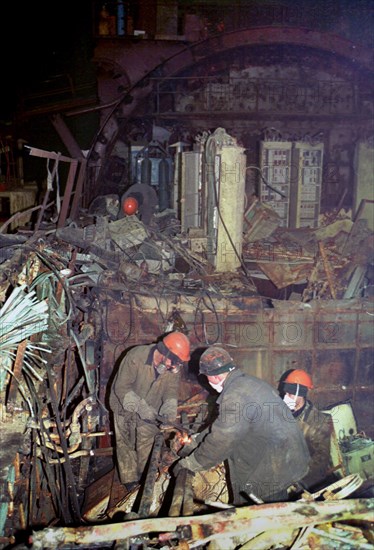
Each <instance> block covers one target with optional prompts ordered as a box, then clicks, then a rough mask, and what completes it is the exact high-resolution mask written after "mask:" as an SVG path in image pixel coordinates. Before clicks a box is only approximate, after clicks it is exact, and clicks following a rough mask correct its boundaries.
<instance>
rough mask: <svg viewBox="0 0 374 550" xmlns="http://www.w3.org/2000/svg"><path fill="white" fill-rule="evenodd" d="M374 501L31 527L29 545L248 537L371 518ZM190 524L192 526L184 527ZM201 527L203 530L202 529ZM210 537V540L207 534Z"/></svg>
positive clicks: (50, 545) (231, 510)
mask: <svg viewBox="0 0 374 550" xmlns="http://www.w3.org/2000/svg"><path fill="white" fill-rule="evenodd" d="M373 509H374V503H373V501H372V500H371V499H354V500H343V501H339V500H338V501H322V502H313V503H297V502H293V503H277V504H268V505H267V504H264V505H259V506H253V507H246V506H245V507H241V508H233V509H230V510H229V511H225V512H217V513H215V514H207V515H202V516H189V517H178V518H172V517H168V518H154V519H143V520H142V519H140V520H137V521H131V520H130V521H127V522H125V523H114V524H109V525H94V526H88V527H78V528H69V527H63V528H53V527H51V528H47V529H44V530H42V531H39V532H37V531H34V532H33V534H32V536H31V537H30V542H31V543H32V547H33V548H35V549H39V548H54V547H56V545H57V543H58V544H60V545H61V544H68V543H75V544H90V543H91V544H92V543H96V544H98V543H100V542H101V543H104V542H109V541H114V540H123V539H128V538H130V537H135V536H139V535H142V534H145V533H149V532H151V533H154V534H155V533H160V532H174V533H175V538H180V536H177V533H178V531H181V530H182V533H183V529H185V532H186V534H187V537H191V533H192V538H193V539H195V540H196V538H197V539H201V538H206V537H212V536H213V538H214V536H219V535H222V534H223V533H224V534H225V535H231V536H237V535H239V534H243V533H246V534H247V535H248V539H250V538H253V537H254V536H256V534H259V533H261V532H263V531H264V530H277V528H278V527H279V525H282V527H283V528H284V527H288V528H295V527H299V528H300V527H306V526H308V525H313V526H314V525H319V524H323V523H325V522H332V521H343V520H347V519H357V520H360V519H361V520H366V521H370V520H371V519H372V514H373ZM187 527H190V529H191V530H187V529H186V528H187ZM202 531H203V532H202ZM210 540H212V539H211V538H210Z"/></svg>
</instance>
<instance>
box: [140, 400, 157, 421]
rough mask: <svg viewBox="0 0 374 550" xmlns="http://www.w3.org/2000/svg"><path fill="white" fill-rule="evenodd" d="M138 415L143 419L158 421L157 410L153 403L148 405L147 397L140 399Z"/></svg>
mask: <svg viewBox="0 0 374 550" xmlns="http://www.w3.org/2000/svg"><path fill="white" fill-rule="evenodd" d="M138 415H139V416H140V418H141V419H142V420H148V421H156V415H157V411H156V409H155V408H154V407H152V406H151V405H148V403H147V402H146V400H145V399H140V402H139V408H138Z"/></svg>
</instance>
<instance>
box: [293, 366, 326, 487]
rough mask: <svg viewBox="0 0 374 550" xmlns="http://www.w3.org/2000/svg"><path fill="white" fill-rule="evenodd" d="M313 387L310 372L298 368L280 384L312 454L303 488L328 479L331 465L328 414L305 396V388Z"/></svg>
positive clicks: (303, 480) (316, 484) (306, 392)
mask: <svg viewBox="0 0 374 550" xmlns="http://www.w3.org/2000/svg"><path fill="white" fill-rule="evenodd" d="M313 387H314V386H313V381H312V378H311V376H310V374H308V373H307V372H306V371H305V370H302V369H295V370H292V371H291V372H290V373H289V374H288V375H287V376H286V378H285V379H284V381H283V386H282V393H283V394H284V395H283V401H284V402H285V403H286V405H287V406H288V408H289V409H290V410H291V411H292V415H293V417H294V418H296V419H297V421H298V423H299V425H300V427H301V429H302V431H303V434H304V437H305V440H306V442H307V445H308V449H309V453H310V456H311V457H312V460H311V462H310V465H309V472H308V474H307V475H306V476H305V477H304V478H303V479H302V480H301V483H302V485H304V487H306V488H307V489H312V488H314V489H316V488H318V487H319V486H320V485H321V484H322V482H323V481H324V480H325V479H327V478H328V476H329V469H330V467H331V457H330V437H331V433H332V422H331V416H329V415H327V414H325V413H323V412H322V411H320V410H319V409H318V408H317V407H315V405H314V404H313V403H312V402H311V401H310V400H309V399H307V395H308V391H309V390H312V389H313Z"/></svg>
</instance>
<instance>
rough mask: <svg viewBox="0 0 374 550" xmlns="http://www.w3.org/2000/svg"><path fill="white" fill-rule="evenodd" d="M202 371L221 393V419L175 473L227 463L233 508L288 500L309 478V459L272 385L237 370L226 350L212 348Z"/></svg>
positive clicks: (182, 460) (300, 433) (290, 418)
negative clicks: (294, 487) (295, 486)
mask: <svg viewBox="0 0 374 550" xmlns="http://www.w3.org/2000/svg"><path fill="white" fill-rule="evenodd" d="M199 370H200V373H201V374H204V375H205V376H206V377H207V379H208V382H209V384H210V385H211V386H212V387H213V388H214V389H215V390H216V391H217V392H219V393H220V395H219V396H218V399H217V406H218V416H217V418H216V420H215V421H214V422H213V423H212V424H211V426H210V427H209V429H208V430H207V432H203V434H202V435H201V436H200V439H201V441H200V442H199V444H198V445H197V447H196V448H195V449H194V450H193V451H192V453H191V454H190V455H188V456H186V457H185V458H182V459H180V460H178V462H177V463H176V464H175V465H174V467H173V469H172V471H173V473H174V475H178V472H179V471H180V470H181V469H183V468H185V469H187V470H190V471H191V472H199V471H202V470H209V469H210V468H213V467H215V466H217V465H218V464H220V463H222V462H224V461H227V466H228V468H227V470H228V471H227V473H228V477H229V479H228V488H229V493H230V492H231V495H230V502H231V503H232V504H234V505H236V506H238V505H243V504H247V505H248V504H253V501H255V502H257V501H256V497H257V500H258V499H261V500H262V501H264V502H278V501H285V500H288V492H287V489H288V487H290V486H291V485H292V484H293V483H295V482H297V481H299V480H300V479H301V478H302V477H304V476H305V474H306V473H307V471H308V463H309V459H310V456H309V452H308V448H307V445H306V442H305V439H304V436H303V434H302V432H301V430H300V428H299V426H298V423H297V421H296V420H294V419H293V417H292V414H290V411H289V409H288V408H287V405H286V404H285V403H284V402H283V401H282V399H281V398H280V397H279V395H278V394H277V393H276V392H275V391H274V389H273V388H272V387H271V386H270V385H269V384H267V383H266V382H264V381H263V380H260V379H259V378H255V377H254V376H250V375H248V374H245V373H243V372H242V371H241V370H240V369H239V368H237V366H236V365H235V363H234V361H233V359H232V357H230V355H229V353H228V352H227V351H226V350H224V349H222V348H219V347H215V346H213V347H210V348H208V349H207V350H206V351H205V352H204V353H203V354H202V356H201V358H200V367H199ZM197 440H199V438H197Z"/></svg>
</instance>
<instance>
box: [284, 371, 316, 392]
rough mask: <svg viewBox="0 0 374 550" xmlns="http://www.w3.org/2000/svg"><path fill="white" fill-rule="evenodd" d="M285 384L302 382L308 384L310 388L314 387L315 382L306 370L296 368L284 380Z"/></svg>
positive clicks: (302, 384)
mask: <svg viewBox="0 0 374 550" xmlns="http://www.w3.org/2000/svg"><path fill="white" fill-rule="evenodd" d="M284 383H285V384H300V386H306V387H307V388H309V389H310V390H311V389H312V388H313V382H312V378H311V376H310V374H308V373H307V372H306V371H305V370H302V369H295V370H293V371H292V372H290V374H288V375H287V377H286V379H285V380H284Z"/></svg>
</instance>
